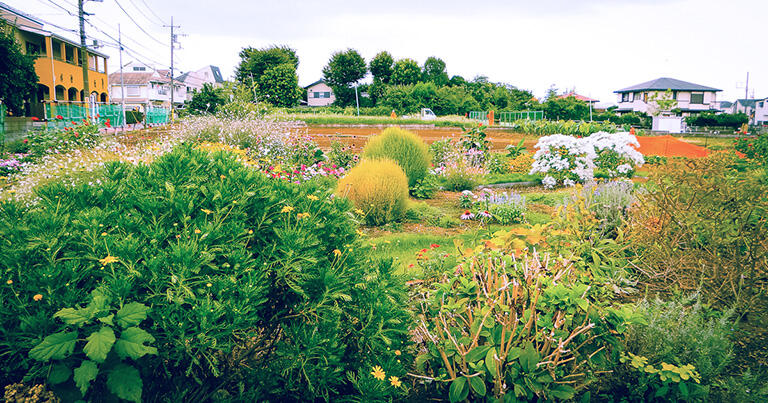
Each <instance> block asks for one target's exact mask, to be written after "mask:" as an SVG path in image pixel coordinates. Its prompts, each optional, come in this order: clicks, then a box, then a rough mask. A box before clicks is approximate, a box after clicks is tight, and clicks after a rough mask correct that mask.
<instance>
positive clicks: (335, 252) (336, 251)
mask: <svg viewBox="0 0 768 403" xmlns="http://www.w3.org/2000/svg"><path fill="white" fill-rule="evenodd" d="M333 254H334V255H336V257H339V256H341V251H340V250H338V249H334V250H333Z"/></svg>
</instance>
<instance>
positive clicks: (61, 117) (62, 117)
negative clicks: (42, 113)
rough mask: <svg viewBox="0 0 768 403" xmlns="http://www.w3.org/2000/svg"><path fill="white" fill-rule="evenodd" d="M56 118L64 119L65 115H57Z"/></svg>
mask: <svg viewBox="0 0 768 403" xmlns="http://www.w3.org/2000/svg"><path fill="white" fill-rule="evenodd" d="M56 119H59V120H64V116H61V115H56Z"/></svg>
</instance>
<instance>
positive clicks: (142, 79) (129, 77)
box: [109, 72, 170, 85]
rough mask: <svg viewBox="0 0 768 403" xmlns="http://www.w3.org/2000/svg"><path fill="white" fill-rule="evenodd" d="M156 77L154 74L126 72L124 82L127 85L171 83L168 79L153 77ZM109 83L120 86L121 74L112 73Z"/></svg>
mask: <svg viewBox="0 0 768 403" xmlns="http://www.w3.org/2000/svg"><path fill="white" fill-rule="evenodd" d="M153 75H154V73H153V72H142V73H138V72H127V73H126V72H124V73H123V82H124V83H125V85H144V84H148V83H149V82H150V81H151V82H156V83H167V82H170V80H169V79H167V78H159V77H154V78H153V77H152V76H153ZM109 82H110V83H111V84H112V85H120V72H117V73H112V74H110V75H109Z"/></svg>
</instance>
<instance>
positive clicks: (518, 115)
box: [499, 111, 544, 125]
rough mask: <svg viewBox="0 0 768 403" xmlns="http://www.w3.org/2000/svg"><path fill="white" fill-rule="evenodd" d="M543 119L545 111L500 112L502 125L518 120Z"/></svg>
mask: <svg viewBox="0 0 768 403" xmlns="http://www.w3.org/2000/svg"><path fill="white" fill-rule="evenodd" d="M542 119H544V112H543V111H515V112H499V124H500V125H511V124H512V123H513V122H515V121H516V120H542Z"/></svg>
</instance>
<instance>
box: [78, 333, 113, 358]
mask: <svg viewBox="0 0 768 403" xmlns="http://www.w3.org/2000/svg"><path fill="white" fill-rule="evenodd" d="M87 340H88V343H85V347H83V352H85V355H87V356H88V358H90V359H92V360H94V361H96V362H104V360H105V359H107V354H108V353H109V350H111V349H112V345H113V344H115V332H114V331H113V330H112V329H111V328H109V327H106V326H104V327H102V328H101V329H99V331H97V332H93V333H91V335H90V336H88V338H87Z"/></svg>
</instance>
